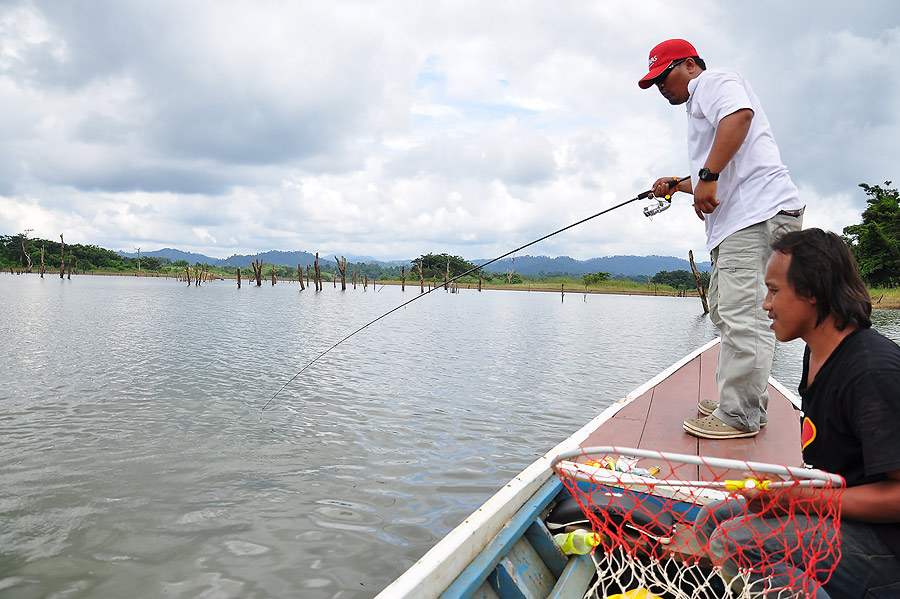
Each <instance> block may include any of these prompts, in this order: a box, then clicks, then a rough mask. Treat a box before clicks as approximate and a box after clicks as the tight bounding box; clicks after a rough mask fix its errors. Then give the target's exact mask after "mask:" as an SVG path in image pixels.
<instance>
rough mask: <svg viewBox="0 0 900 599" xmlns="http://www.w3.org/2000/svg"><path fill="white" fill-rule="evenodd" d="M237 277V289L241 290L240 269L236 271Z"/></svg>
mask: <svg viewBox="0 0 900 599" xmlns="http://www.w3.org/2000/svg"><path fill="white" fill-rule="evenodd" d="M237 275H238V289H240V288H241V269H240V268H239V269H237Z"/></svg>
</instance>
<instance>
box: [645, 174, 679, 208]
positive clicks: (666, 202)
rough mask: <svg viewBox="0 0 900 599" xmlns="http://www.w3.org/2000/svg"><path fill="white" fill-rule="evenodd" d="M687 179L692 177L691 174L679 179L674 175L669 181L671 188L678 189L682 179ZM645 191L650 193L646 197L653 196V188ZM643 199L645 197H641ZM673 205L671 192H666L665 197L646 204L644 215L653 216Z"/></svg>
mask: <svg viewBox="0 0 900 599" xmlns="http://www.w3.org/2000/svg"><path fill="white" fill-rule="evenodd" d="M687 179H690V176H688V177H682V178H681V179H679V178H678V177H672V180H671V181H669V189H675V190H676V191H677V190H678V184H679V183H681V182H682V181H686V180H687ZM644 193H646V194H648V195H646V196H645V197H646V198H649V197H653V190H650V191H648V192H644ZM673 193H674V192H673ZM641 195H644V194H641ZM641 199H644V198H641ZM671 205H672V196H671V195H670V194H666V196H665V197H664V198H656V201H655V202H654V203H652V204H650V205H648V206H644V216H646V217H647V218H652V217H654V216H655V215H657V214H659V213H660V212H664V211H665V210H668V209H669V206H671Z"/></svg>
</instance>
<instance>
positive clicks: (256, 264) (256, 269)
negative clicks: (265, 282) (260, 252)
mask: <svg viewBox="0 0 900 599" xmlns="http://www.w3.org/2000/svg"><path fill="white" fill-rule="evenodd" d="M250 266H252V267H253V276H254V277H255V278H256V286H257V287H262V260H259V259H257V260H254V261H253V262H251V263H250Z"/></svg>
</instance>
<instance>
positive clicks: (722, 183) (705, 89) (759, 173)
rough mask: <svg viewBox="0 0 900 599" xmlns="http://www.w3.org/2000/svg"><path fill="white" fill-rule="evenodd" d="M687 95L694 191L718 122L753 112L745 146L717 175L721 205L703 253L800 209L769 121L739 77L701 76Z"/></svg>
mask: <svg viewBox="0 0 900 599" xmlns="http://www.w3.org/2000/svg"><path fill="white" fill-rule="evenodd" d="M688 92H689V94H690V97H689V98H688V101H687V115H688V156H689V157H690V161H691V178H692V180H693V184H694V186H696V185H697V181H698V179H697V173H699V172H700V169H701V168H703V166H704V165H705V163H706V158H707V157H708V156H709V151H710V150H711V149H712V145H713V139H715V136H716V127H717V126H718V123H719V121H720V120H722V119H723V118H724V117H726V116H728V115H730V114H733V113H735V112H737V111H738V110H740V109H742V108H749V109H751V110H752V111H753V120H752V121H751V122H750V130H749V132H748V133H747V137H746V139H744V143H743V144H741V147H740V148H739V149H738V151H737V153H736V154H735V155H734V157H733V158H732V159H731V161H730V162H729V163H728V165H727V166H726V167H725V169H724V170H723V171H722V172H721V173H720V174H719V182H718V183H719V185H718V188H717V194H716V195H717V198H718V200H719V206H718V207H717V208H716V209H715V210H714V211H713V212H712V214H707V215H706V221H704V222H705V224H706V246H707V249H709V251H710V252H711V251H712V250H713V249H715V248H716V247H717V246H718V245H719V244H720V243H722V241H723V240H724V239H725V238H726V237H728V236H729V235H731V234H732V233H734V232H736V231H740V230H741V229H745V228H747V227H749V226H751V225H755V224H756V223H761V222H763V221H765V220H768V219H770V218H772V217H773V216H775V215H776V214H778V212H779V211H781V210H796V209H799V208H802V207H803V203H802V202H801V201H800V195H799V193H798V191H797V187H796V186H795V185H794V183H793V181H791V176H790V174H789V173H788V170H787V167H786V166H785V165H784V164H782V162H781V155H780V154H779V152H778V146H777V145H776V144H775V138H774V137H773V136H772V128H771V127H770V125H769V119H767V118H766V114H765V112H763V109H762V105H761V104H760V102H759V98H757V97H756V94H754V93H753V89H751V87H750V84H749V83H748V82H747V81H746V80H745V79H744V78H743V77H742V76H741V75H740V73H738V72H737V71H732V70H729V69H709V70H706V71H703V72H702V73H701V74H700V76H698V77H696V78H694V79H692V80H691V81H689V82H688Z"/></svg>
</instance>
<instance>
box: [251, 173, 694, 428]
mask: <svg viewBox="0 0 900 599" xmlns="http://www.w3.org/2000/svg"><path fill="white" fill-rule="evenodd" d="M688 179H690V177H681V178H680V179H679V178H678V177H673V178H672V180H671V181H669V189H673V188H677V186H678V184H679V183H681V182H682V181H686V180H688ZM648 198H653V190H652V189H648V190H647V191H645V192H642V193H639V194H638V195H636V196H634V197H633V198H631V199H630V200H625V201H624V202H622V203H621V204H616V205H615V206H612V207H611V208H607V209H606V210H601V211H600V212H598V213H597V214H594V215H593V216H589V217H587V218H583V219H581V220H580V221H578V222H576V223H572V224H571V225H568V226H565V227H563V228H562V229H558V230H556V231H554V232H552V233H548V234H546V235H544V236H543V237H540V238H538V239H535V240H534V241H529V242H528V243H526V244H525V245H523V246H520V247H517V248H516V249H514V250H510V251H508V252H506V253H505V254H503V255H502V256H497V257H496V258H493V259H491V260H488V261H487V262H485V263H484V264H480V265H478V266H475V267H473V268H470V269H469V270H467V271H465V272H464V273H462V274H459V275H456V276H455V277H453V278H452V279H448V280H447V281H445V282H444V284H443V285H438V286H435V287H432V288H431V289H429V290H428V291H425V292H424V293H420V294H419V295H417V296H415V297H413V298H412V299H410V300H407V301H405V302H403V303H402V304H400V305H399V306H397V307H396V308H393V309H391V310H388V311H387V312H385V313H384V314H382V315H381V316H379V317H378V318H375V319H373V320H370V321H369V322H367V323H366V324H364V325H362V326H361V327H359V328H358V329H356V330H355V331H353V332H352V333H350V334H349V335H347V336H345V337H344V338H343V339H341V340H340V341H338V342H337V343H335V344H333V345H332V346H331V347H329V348H328V349H326V350H325V351H323V352H322V353H320V354H319V355H317V356H316V357H315V358H313V359H312V361H310V362H309V363H308V364H307V365H306V366H304V367H303V368H301V369H300V371H299V372H298V373H297V374H295V375H294V376H292V377H291V378H290V379H288V381H287V382H286V383H285V384H284V385H282V386H281V388H280V389H279V390H278V391H276V392H275V395H273V396H272V397H271V398H270V399H269V401H267V402H266V405H264V406H263V407H262V410H260V411H264V410H265V409H266V408H268V407H269V404H271V403H272V402H273V401H275V398H276V397H278V394H279V393H281V392H282V391H284V390H285V388H287V386H288V385H290V384H291V383H293V382H294V381H295V380H296V379H297V377H299V376H300V375H301V374H303V373H304V372H306V371H307V370H308V369H309V367H310V366H312V365H313V364H315V363H316V362H318V361H319V360H320V359H321V358H323V357H324V356H325V355H326V354H328V353H329V352H331V350H333V349H334V348H336V347H337V346H339V345H341V344H342V343H343V342H344V341H346V340H347V339H350V338H351V337H353V336H354V335H356V334H357V333H359V332H360V331H363V330H364V329H367V328H369V327H370V326H372V325H373V324H375V323H376V322H378V321H379V320H381V319H382V318H385V317H387V316H389V315H391V314H393V313H394V312H396V311H397V310H399V309H400V308H405V307H406V306H408V305H409V304H411V303H413V302H414V301H416V300H417V299H419V298H421V297H424V296H426V295H428V294H429V293H431V292H432V291H435V290H437V289H438V288H439V287H442V286H443V287H446V286H448V285H449V284H450V283H453V282H454V281H457V280H459V279H461V278H463V277H465V276H466V275H470V274H472V273H473V272H475V271H476V270H481V269H482V268H484V267H485V266H488V265H491V264H493V263H494V262H497V261H498V260H503V259H504V258H507V257H509V256H511V255H513V254H515V253H517V252H520V251H522V250H524V249H525V248H528V247H531V246H533V245H534V244H536V243H540V242H542V241H544V240H545V239H549V238H551V237H553V236H554V235H559V234H560V233H562V232H564V231H568V230H569V229H572V228H573V227H577V226H578V225H583V224H584V223H586V222H588V221H589V220H593V219H595V218H597V217H598V216H603V215H604V214H606V213H607V212H612V211H613V210H616V209H618V208H621V207H622V206H626V205H628V204H630V203H632V202H637V201H638V200H646V199H648ZM671 198H672V196H670V195H669V194H666V196H665V197H664V198H662V199H660V198H655V200H656V201H655V202H654V203H652V204H650V205H649V206H646V207H645V208H644V216H646V217H648V218H649V217H652V216H654V215H656V214H659V213H660V212H663V211H664V210H667V209H668V208H669V206H671V205H672V199H671Z"/></svg>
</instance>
